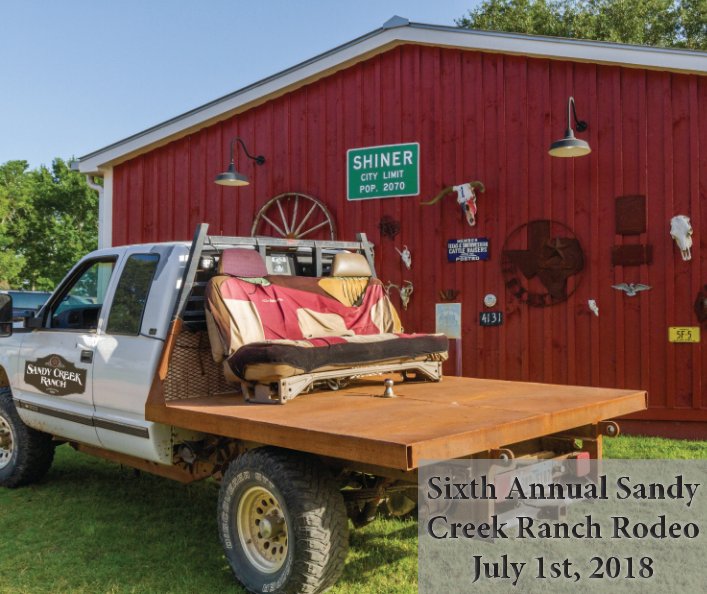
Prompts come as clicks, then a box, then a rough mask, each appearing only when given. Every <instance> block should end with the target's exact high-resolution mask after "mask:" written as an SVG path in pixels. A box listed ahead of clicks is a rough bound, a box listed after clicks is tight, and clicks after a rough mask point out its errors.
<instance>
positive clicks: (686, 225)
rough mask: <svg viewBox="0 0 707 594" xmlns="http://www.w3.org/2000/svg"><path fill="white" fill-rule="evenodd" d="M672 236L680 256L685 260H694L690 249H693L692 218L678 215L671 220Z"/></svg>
mask: <svg viewBox="0 0 707 594" xmlns="http://www.w3.org/2000/svg"><path fill="white" fill-rule="evenodd" d="M670 236H671V237H672V238H673V239H674V240H675V243H676V244H677V246H678V248H679V249H680V255H681V256H682V259H683V260H690V259H692V254H691V253H690V248H691V247H692V225H690V217H687V216H685V215H676V216H674V217H673V218H672V219H670Z"/></svg>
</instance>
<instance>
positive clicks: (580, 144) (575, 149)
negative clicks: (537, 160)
mask: <svg viewBox="0 0 707 594" xmlns="http://www.w3.org/2000/svg"><path fill="white" fill-rule="evenodd" d="M572 115H574V123H575V124H576V126H577V132H584V131H585V130H586V129H587V122H585V121H583V120H579V119H577V110H576V109H575V106H574V97H570V98H569V101H568V102H567V130H566V131H565V137H564V138H562V139H561V140H556V141H555V142H553V143H552V144H551V145H550V150H549V151H548V152H549V153H550V155H552V156H553V157H583V156H584V155H588V154H589V153H591V152H592V149H591V148H589V143H588V142H587V141H585V140H582V139H580V138H575V135H574V130H573V129H572Z"/></svg>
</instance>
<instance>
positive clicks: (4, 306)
mask: <svg viewBox="0 0 707 594" xmlns="http://www.w3.org/2000/svg"><path fill="white" fill-rule="evenodd" d="M4 336H12V297H10V295H8V294H7V293H0V337H4Z"/></svg>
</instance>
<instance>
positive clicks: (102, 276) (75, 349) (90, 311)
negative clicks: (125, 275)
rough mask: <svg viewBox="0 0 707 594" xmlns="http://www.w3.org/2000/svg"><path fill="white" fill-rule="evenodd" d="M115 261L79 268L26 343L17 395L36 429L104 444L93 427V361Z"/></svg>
mask: <svg viewBox="0 0 707 594" xmlns="http://www.w3.org/2000/svg"><path fill="white" fill-rule="evenodd" d="M116 260H117V258H116V257H115V256H109V257H105V258H98V259H93V260H89V261H86V262H84V263H83V264H82V265H81V266H79V267H77V268H76V269H75V270H74V272H73V274H72V275H71V276H70V277H69V278H68V279H67V281H66V282H65V284H64V286H62V287H61V288H60V289H59V291H58V292H57V293H56V295H55V297H53V298H52V299H51V300H50V302H49V303H48V304H47V306H46V308H45V311H44V313H43V326H42V327H41V328H39V329H37V330H35V331H34V332H32V333H31V334H27V336H26V338H25V339H24V340H23V341H22V347H21V350H20V367H19V369H18V370H17V371H18V378H17V379H18V381H17V382H16V383H15V386H17V388H16V390H15V393H14V397H15V399H16V400H17V401H18V403H17V404H18V408H19V412H20V415H21V416H22V417H23V418H25V420H26V421H27V422H29V423H30V424H31V425H32V426H33V427H37V428H41V429H43V430H44V431H46V432H47V433H51V434H53V435H59V436H62V437H66V438H69V439H72V440H76V441H80V442H82V443H86V444H91V445H100V442H99V439H98V435H97V433H96V428H95V427H94V420H93V417H94V407H93V385H92V375H93V359H94V354H95V349H96V345H97V337H98V334H97V329H98V326H99V324H100V323H101V319H102V317H101V316H102V310H103V303H104V301H105V299H106V296H107V294H108V285H109V282H110V279H111V276H112V274H113V269H114V268H115V263H116Z"/></svg>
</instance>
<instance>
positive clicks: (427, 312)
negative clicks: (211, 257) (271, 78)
mask: <svg viewBox="0 0 707 594" xmlns="http://www.w3.org/2000/svg"><path fill="white" fill-rule="evenodd" d="M570 95H573V96H574V97H575V98H576V101H577V111H578V115H579V116H580V117H581V118H582V119H585V120H587V122H588V123H589V129H588V131H587V132H586V133H584V134H582V137H583V138H586V139H588V141H589V142H590V144H591V146H592V149H593V152H592V154H591V155H590V156H589V157H586V158H582V159H566V160H563V159H552V158H551V157H549V156H548V154H547V147H548V146H549V144H550V142H552V141H553V140H555V139H556V138H558V137H559V136H560V134H562V132H563V131H564V129H565V127H566V117H567V111H566V109H567V98H568V96H570ZM705 113H707V81H706V80H705V77H700V76H695V75H686V74H671V73H667V72H660V71H649V70H641V69H629V68H621V67H617V66H604V65H595V64H587V63H573V62H563V61H558V60H543V59H536V58H525V57H521V56H504V55H500V54H485V53H480V52H473V51H458V50H452V49H442V48H435V47H428V46H415V45H409V46H402V47H399V48H396V49H393V50H390V51H388V52H386V53H384V54H382V55H380V56H376V57H373V58H370V59H369V60H367V61H365V62H362V63H360V64H358V65H356V66H352V67H350V68H348V69H346V70H343V71H341V72H339V73H336V74H333V75H330V76H328V77H326V78H324V79H322V80H320V81H317V82H314V83H312V84H309V85H307V86H306V87H303V88H302V89H299V90H297V91H293V92H291V93H289V94H287V95H284V96H282V97H279V98H276V99H273V100H271V101H268V102H266V103H265V104H263V105H260V106H258V107H256V108H254V109H251V110H250V111H247V112H245V113H243V114H240V115H238V116H236V117H234V118H231V119H228V120H226V121H223V122H221V123H218V124H215V125H213V126H210V127H208V128H206V129H203V130H201V131H199V132H196V133H194V134H191V135H189V136H187V137H185V138H182V139H180V140H177V141H174V142H172V143H170V144H168V145H166V146H163V147H161V148H158V149H155V150H154V151H152V152H151V153H149V154H147V155H143V156H140V157H136V158H135V159H132V160H130V161H128V162H126V163H123V164H121V165H120V166H118V167H116V169H115V177H114V198H113V200H114V218H113V239H114V243H116V244H123V243H132V242H139V241H154V240H168V239H188V238H189V237H191V234H192V232H193V228H194V226H195V225H196V223H197V222H201V221H205V222H208V223H209V224H210V225H211V228H212V230H214V231H215V232H218V233H224V234H240V235H247V234H249V233H250V227H251V225H252V222H253V218H254V216H255V213H256V212H257V210H258V209H259V208H260V206H262V205H263V204H264V203H265V202H266V201H267V200H268V199H269V198H271V197H273V196H275V195H277V194H280V193H282V192H304V193H307V194H310V195H313V196H315V197H317V198H319V199H321V200H323V201H324V202H325V203H326V204H327V205H328V207H329V209H330V210H331V211H332V213H333V214H334V216H335V218H336V222H337V225H338V228H339V237H341V238H345V239H349V238H352V237H353V236H354V234H355V233H356V232H357V231H364V232H366V233H367V234H368V235H369V237H370V238H371V239H372V240H373V241H374V242H375V244H376V258H377V268H378V272H379V276H380V277H381V278H382V280H383V281H384V282H387V281H391V282H393V283H396V284H398V285H400V284H402V282H403V281H404V280H412V281H413V282H414V285H415V291H414V293H413V295H412V300H411V303H410V308H409V310H408V311H407V312H403V313H402V315H403V319H404V322H405V325H406V328H407V329H408V330H411V331H432V330H434V303H436V302H437V301H439V296H438V295H439V292H440V291H441V290H446V289H454V290H458V291H460V299H461V301H462V303H463V333H464V339H463V353H464V373H465V375H477V376H483V377H493V378H505V379H528V380H534V381H549V382H558V383H578V384H590V385H602V386H616V387H634V388H644V389H647V390H648V391H649V394H650V406H651V409H650V410H649V411H648V412H647V413H645V414H644V415H642V417H641V418H645V419H663V420H701V421H707V380H706V379H705V377H704V376H705V374H706V373H707V371H706V370H707V349H705V348H704V347H703V345H701V344H698V345H695V344H691V345H684V344H672V343H668V341H667V328H668V326H672V325H697V320H696V318H695V315H694V313H692V305H693V302H694V300H695V296H696V294H697V291H698V290H699V289H700V287H701V286H702V285H704V284H705V283H707V258H705V257H704V256H703V255H702V254H704V253H705V250H706V249H707V237H704V234H703V233H702V230H703V229H707V208H706V207H705V206H704V201H705V196H706V195H707V173H705V172H707V146H706V143H707V117H705V116H704V114H705ZM236 135H239V136H242V137H243V138H244V139H245V141H246V143H247V145H248V147H249V149H250V151H251V152H253V153H256V154H263V155H265V157H266V163H265V165H263V166H262V167H258V166H256V165H255V164H254V163H253V162H252V161H249V160H247V159H245V157H244V156H243V154H242V152H240V151H238V152H237V154H236V159H237V165H238V168H239V169H240V170H243V171H244V172H245V173H246V175H248V176H249V177H250V178H251V182H252V183H251V185H250V186H248V187H244V188H239V189H233V188H221V187H219V186H216V185H214V184H213V178H214V176H215V175H216V174H217V173H219V172H220V171H222V170H223V169H224V168H225V167H226V165H227V162H228V147H229V141H230V139H231V138H232V137H233V136H236ZM399 142H419V143H420V154H421V165H420V170H421V194H420V197H419V198H401V199H398V198H395V199H386V200H366V201H359V202H347V201H346V185H345V184H346V169H345V166H346V159H345V155H346V150H347V149H349V148H355V147H361V146H370V145H377V144H393V143H399ZM477 179H478V180H482V181H483V182H484V184H485V185H486V192H485V193H483V194H480V195H479V200H478V207H479V213H478V217H477V220H478V223H477V226H476V227H474V228H469V227H468V226H467V224H466V223H465V222H464V221H463V220H462V218H461V215H460V212H459V209H458V207H457V206H456V204H455V203H454V200H453V198H451V197H446V198H444V200H443V201H442V202H441V203H438V204H437V205H435V206H419V202H420V201H421V200H423V199H429V198H431V197H432V196H434V195H435V194H436V193H437V192H438V191H439V190H441V189H442V188H443V187H444V186H447V185H452V184H459V183H463V182H467V181H471V180H477ZM626 194H642V195H645V196H646V207H647V218H648V222H647V231H646V233H644V234H642V235H640V236H632V237H624V236H621V235H616V233H615V226H614V204H615V199H616V197H617V196H620V195H626ZM676 214H686V215H688V216H690V217H691V219H692V223H693V228H694V246H693V259H692V261H690V262H683V261H682V259H681V258H680V255H679V252H678V251H677V249H676V248H675V246H674V244H673V242H672V240H671V239H670V236H669V231H668V230H669V221H670V218H671V217H672V216H674V215H676ZM385 215H387V216H390V217H392V218H393V219H395V220H397V221H400V223H401V232H400V234H399V235H398V236H397V237H396V238H395V239H394V240H391V239H388V238H385V237H381V234H380V232H379V228H378V223H379V221H380V219H381V217H382V216H385ZM543 218H545V219H552V220H555V221H558V222H559V223H562V224H564V225H567V226H568V227H570V228H571V229H572V230H573V231H574V233H575V234H576V236H577V238H578V239H579V241H580V243H581V245H582V247H583V249H584V253H585V268H584V271H583V272H582V278H581V282H580V284H579V286H578V288H577V290H576V292H575V293H574V294H573V295H572V296H571V297H570V299H568V300H567V301H566V302H564V303H561V304H558V305H555V306H552V307H547V308H532V307H528V306H527V305H524V304H521V303H519V302H517V301H516V300H515V298H514V297H513V296H512V295H510V294H509V293H507V292H506V290H505V287H504V279H503V275H502V273H501V268H500V255H501V249H502V247H503V244H504V241H505V240H506V238H507V237H508V236H509V235H510V234H511V233H512V232H513V230H514V229H516V228H518V227H519V226H520V225H523V224H524V223H526V222H528V221H531V220H534V219H543ZM474 236H478V237H488V238H489V239H490V241H491V245H490V252H491V259H490V260H489V261H487V262H476V263H459V264H452V263H448V262H447V258H446V242H447V240H449V239H453V238H462V237H474ZM638 243H641V244H650V245H652V247H653V263H652V264H650V265H643V266H632V267H621V266H616V267H614V266H612V264H611V249H612V247H613V246H614V245H621V244H623V245H630V244H638ZM403 245H407V246H408V247H409V248H410V250H411V252H412V257H413V269H412V270H410V271H408V270H407V269H405V268H404V266H403V264H402V263H401V261H400V258H399V256H398V254H397V253H396V251H395V248H396V247H397V248H398V249H402V247H403ZM620 282H641V283H644V284H648V285H651V286H652V287H653V288H652V289H651V290H650V291H647V292H643V293H641V294H640V295H638V296H637V297H633V298H631V297H627V296H626V295H624V294H623V293H621V292H618V291H616V290H614V289H612V288H611V285H612V284H616V283H620ZM486 293H494V294H496V295H497V297H498V306H497V308H498V309H501V310H502V311H504V312H505V316H506V319H505V323H504V325H503V326H500V327H494V328H480V327H479V326H478V313H479V312H480V311H482V310H483V304H482V300H483V297H484V295H485V294H486ZM393 298H394V300H396V303H397V296H394V297H393ZM589 299H595V300H596V301H597V303H598V305H599V310H600V315H599V317H598V318H597V317H596V316H594V315H593V314H592V313H591V312H590V311H589V309H588V307H587V301H588V300H589ZM703 332H704V333H707V328H703ZM452 370H453V366H448V369H447V371H448V372H451V371H452Z"/></svg>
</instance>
